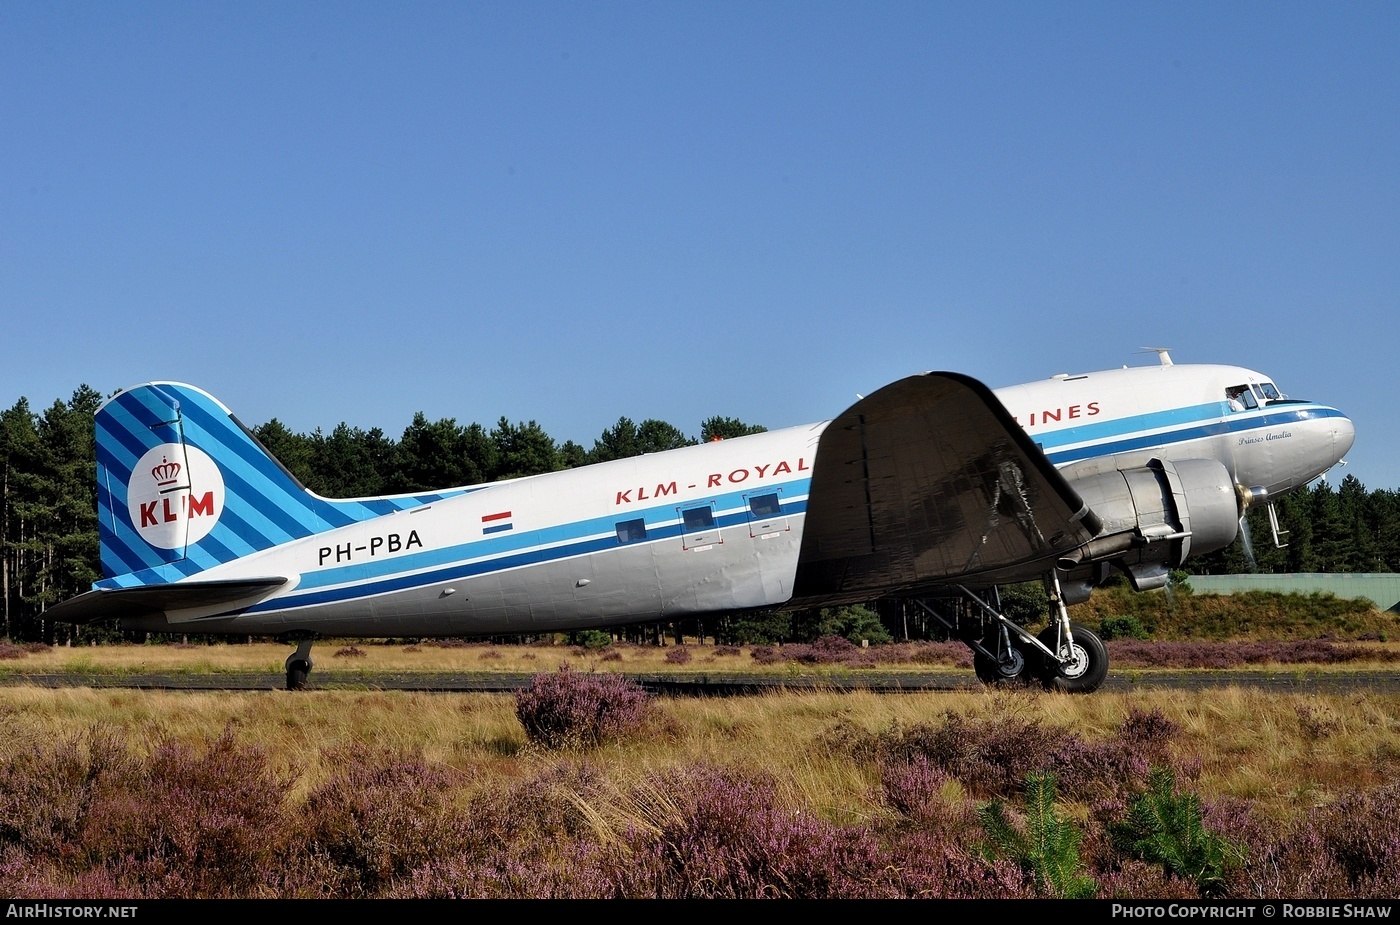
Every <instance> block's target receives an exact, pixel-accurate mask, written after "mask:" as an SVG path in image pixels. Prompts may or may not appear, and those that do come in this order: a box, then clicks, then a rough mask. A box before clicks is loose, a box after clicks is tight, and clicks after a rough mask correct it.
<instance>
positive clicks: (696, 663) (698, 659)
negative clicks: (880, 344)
mask: <svg viewBox="0 0 1400 925" xmlns="http://www.w3.org/2000/svg"><path fill="white" fill-rule="evenodd" d="M672 648H673V647H666V648H660V647H656V646H636V645H613V646H609V647H608V648H606V649H602V650H599V649H584V648H581V647H577V646H568V645H552V646H551V645H539V646H497V645H491V644H489V643H469V644H457V645H448V646H443V645H434V644H433V643H430V642H425V643H419V644H416V645H406V644H385V643H378V642H373V641H368V642H367V641H366V640H363V639H357V640H321V641H318V642H317V643H316V644H315V645H314V646H313V648H312V650H311V657H312V659H313V660H314V661H315V663H316V667H315V669H314V670H315V671H362V672H376V671H499V672H513V673H526V674H534V673H537V672H545V671H554V670H555V669H557V668H558V667H559V666H560V665H561V664H567V665H569V667H571V668H574V669H577V670H585V671H622V672H628V673H637V674H646V673H657V674H661V673H666V674H713V673H716V672H725V671H745V672H752V671H767V672H770V673H784V672H789V673H790V672H793V671H794V670H795V668H794V666H792V665H775V666H769V667H767V668H765V667H764V666H761V665H759V664H758V663H757V662H756V661H754V660H753V658H751V657H750V654H749V652H750V650H749V649H747V648H744V649H741V650H740V652H739V654H737V655H721V654H717V652H716V649H715V647H714V646H688V647H687V648H689V649H690V650H691V651H692V652H693V653H694V657H693V658H692V659H691V660H690V661H689V662H688V663H686V664H684V665H677V664H675V663H672V662H667V661H666V653H667V652H669V651H672ZM293 649H294V647H293V646H291V645H283V644H280V643H275V642H254V643H248V644H240V645H231V644H228V643H213V644H210V645H198V646H174V645H149V646H139V645H115V646H111V645H106V646H76V647H68V646H55V647H52V648H48V649H43V650H39V651H35V652H31V653H28V654H26V655H24V656H23V657H21V658H14V659H6V660H3V661H0V674H58V673H68V674H94V673H111V674H171V673H175V674H208V673H217V672H233V671H258V672H270V673H281V672H282V671H283V664H284V662H285V661H286V658H287V656H288V655H290V654H291V653H292V651H293ZM904 667H906V668H910V669H913V668H918V669H919V670H928V666H915V665H909V666H904ZM806 670H810V668H807V669H806Z"/></svg>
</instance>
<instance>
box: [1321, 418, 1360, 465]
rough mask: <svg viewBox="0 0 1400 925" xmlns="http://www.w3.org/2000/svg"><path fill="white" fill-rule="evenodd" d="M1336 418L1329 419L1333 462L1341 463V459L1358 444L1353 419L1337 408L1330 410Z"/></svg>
mask: <svg viewBox="0 0 1400 925" xmlns="http://www.w3.org/2000/svg"><path fill="white" fill-rule="evenodd" d="M1327 410H1328V411H1331V412H1332V413H1333V415H1335V416H1334V417H1329V418H1328V421H1330V422H1331V424H1332V450H1333V453H1334V456H1333V457H1332V459H1333V462H1334V463H1335V462H1339V461H1340V460H1341V458H1342V457H1343V456H1345V455H1347V453H1348V452H1349V451H1350V450H1351V445H1352V444H1353V443H1355V442H1356V425H1355V424H1353V423H1352V422H1351V418H1349V417H1347V416H1346V415H1345V414H1342V413H1341V412H1340V411H1338V410H1337V409H1336V408H1329V409H1327Z"/></svg>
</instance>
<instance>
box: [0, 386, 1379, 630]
mask: <svg viewBox="0 0 1400 925" xmlns="http://www.w3.org/2000/svg"><path fill="white" fill-rule="evenodd" d="M104 400H105V399H104V396H103V395H102V394H101V393H99V392H97V391H96V390H94V389H92V388H91V387H89V386H87V385H83V386H80V387H79V388H78V389H77V390H76V391H74V393H73V395H72V396H71V397H70V398H69V399H68V400H67V401H64V400H61V399H60V400H55V401H54V402H53V404H51V405H50V406H49V407H47V408H46V409H44V410H42V411H36V410H35V409H34V408H33V407H31V405H30V404H29V401H28V399H26V398H20V399H19V400H18V401H16V402H15V403H14V404H13V405H12V406H10V407H9V408H6V409H5V410H3V411H0V592H2V593H3V601H4V613H3V619H4V626H3V628H2V629H0V636H3V638H4V639H6V640H10V641H13V642H45V643H49V644H56V643H63V642H68V641H79V640H81V641H93V640H98V639H112V640H116V639H118V638H122V637H121V634H119V633H117V632H116V630H115V627H114V626H105V627H104V626H100V625H90V626H79V627H74V626H71V625H68V624H61V623H55V622H54V621H51V620H46V619H45V616H44V614H45V611H46V609H47V608H48V607H49V606H51V605H53V604H55V603H57V602H59V601H62V600H66V599H67V598H69V597H72V596H73V595H75V594H79V593H81V592H83V591H86V590H88V588H89V587H90V586H91V584H92V582H93V581H95V580H97V579H98V578H99V577H100V574H99V572H100V564H99V559H98V540H97V513H96V485H95V471H96V462H95V447H94V438H93V415H94V414H95V413H96V411H97V409H98V407H100V406H101V404H102V402H103V401H104ZM765 429H766V428H764V427H762V426H757V425H750V424H746V423H744V422H742V421H740V420H738V419H736V418H730V417H719V416H716V417H711V418H709V419H707V420H705V421H703V422H701V424H700V432H699V434H698V436H689V435H687V434H686V433H684V432H683V431H682V430H680V429H679V428H677V427H675V426H673V425H671V424H668V423H666V422H664V421H658V420H654V419H648V420H644V421H642V422H641V423H636V422H634V421H632V420H631V419H629V418H626V417H623V418H619V419H618V421H617V422H616V423H615V424H613V425H612V426H611V427H609V428H607V429H606V430H604V431H602V432H601V433H600V434H599V435H598V437H597V438H595V439H594V441H593V445H592V446H591V447H587V448H585V447H583V446H581V445H580V444H578V443H575V442H574V441H572V440H568V441H565V442H563V443H560V442H558V441H556V440H555V439H554V438H553V437H551V436H550V435H549V434H547V433H546V432H545V431H544V429H543V428H541V427H540V426H539V424H538V423H536V422H535V421H528V422H511V421H509V420H507V419H506V418H504V417H502V418H500V419H499V420H498V421H497V422H496V424H495V425H494V426H493V427H490V428H488V427H485V426H483V425H482V424H479V423H475V422H474V423H471V424H459V423H458V422H457V420H456V419H455V418H443V419H439V420H436V421H430V420H428V419H427V417H426V416H425V415H424V414H422V413H421V412H420V413H418V414H415V415H414V417H413V420H412V421H411V422H410V423H409V424H408V425H407V426H406V427H405V428H404V430H403V432H402V433H401V434H400V435H399V437H398V438H397V439H395V438H393V437H391V436H389V435H388V434H386V433H384V432H383V431H382V430H381V429H379V428H372V429H370V430H363V429H361V428H358V427H350V426H348V425H347V424H345V423H343V422H342V423H341V424H338V425H337V426H336V427H335V428H334V429H333V430H331V432H330V433H329V434H327V433H325V432H323V431H322V430H321V429H319V428H318V429H317V430H315V431H314V432H312V433H310V434H302V433H295V432H293V431H291V430H290V429H288V428H287V427H286V426H285V425H283V424H282V423H281V422H280V421H279V420H277V419H276V418H273V419H272V420H270V421H268V422H266V423H263V424H260V425H257V426H253V427H251V430H252V431H253V433H255V434H256V435H257V437H258V438H259V439H260V440H261V441H262V442H263V443H264V444H265V445H266V446H267V448H268V449H269V450H270V451H271V452H272V454H273V455H274V456H275V457H276V458H277V459H278V460H280V461H281V462H282V464H283V465H285V466H286V467H287V468H288V469H289V470H290V471H291V472H292V473H293V474H294V475H295V476H296V477H297V478H298V479H300V480H301V482H302V484H303V485H305V486H306V487H307V488H309V489H310V490H312V491H314V492H316V493H317V494H320V495H323V496H325V497H329V498H349V497H364V496H369V495H378V494H388V493H397V492H409V491H418V490H433V489H439V488H445V487H452V486H460V485H474V484H479V483H483V482H491V481H496V480H500V479H509V478H517V477H520V476H525V475H534V474H538V473H542V472H552V471H556V470H561V469H568V468H573V467H575V466H582V465H588V464H590V463H596V462H605V461H607V460H611V459H621V458H624V457H629V456H636V455H639V454H642V453H653V452H658V451H660V450H667V449H674V448H676V447H680V446H686V445H690V444H694V443H699V442H702V441H709V440H714V439H723V438H729V437H736V436H741V435H744V434H749V433H759V432H762V431H764V430H765ZM1275 506H1276V510H1277V512H1278V518H1279V525H1280V527H1281V529H1282V530H1285V531H1287V534H1286V541H1287V545H1285V546H1282V547H1278V546H1276V545H1275V544H1274V542H1273V539H1272V527H1271V525H1270V524H1269V521H1268V518H1267V516H1266V512H1265V511H1262V510H1255V511H1251V512H1250V513H1249V515H1248V516H1247V518H1246V521H1245V525H1246V533H1247V536H1248V538H1251V539H1252V542H1248V543H1246V542H1245V541H1244V537H1243V536H1242V538H1241V539H1239V540H1236V542H1235V543H1233V544H1232V545H1231V546H1229V547H1227V548H1226V549H1223V550H1220V551H1218V552H1215V553H1211V554H1210V555H1207V556H1203V557H1200V558H1197V559H1192V560H1189V561H1188V562H1187V563H1186V569H1187V571H1188V573H1192V574H1233V573H1243V572H1251V571H1255V572H1265V573H1282V572H1393V571H1397V570H1400V494H1397V492H1396V491H1394V490H1390V489H1374V490H1371V491H1367V489H1366V488H1365V486H1363V485H1362V484H1361V482H1360V481H1359V480H1358V479H1356V478H1355V477H1353V476H1350V475H1348V476H1346V477H1345V478H1342V479H1341V480H1340V482H1339V483H1338V484H1337V485H1335V486H1334V485H1333V484H1332V482H1331V481H1329V480H1326V479H1324V480H1318V481H1317V482H1315V483H1314V484H1313V485H1311V486H1309V487H1308V488H1307V489H1304V490H1300V491H1297V492H1294V493H1292V494H1290V495H1286V496H1284V497H1282V498H1280V499H1278V500H1277V502H1276V505H1275ZM872 603H873V602H872ZM855 613H856V616H855V617H854V619H858V620H865V621H868V622H872V623H873V622H874V621H876V620H878V616H877V614H878V610H877V609H873V608H872V609H870V610H863V609H861V608H856V609H855ZM827 618H828V615H824V614H812V615H807V616H806V617H805V618H804V617H803V616H802V615H798V616H797V617H794V618H792V619H789V618H788V617H786V616H784V617H782V618H781V619H780V620H777V621H776V622H775V621H769V622H768V623H767V624H764V623H763V621H762V620H759V621H758V623H757V624H756V623H755V622H754V619H753V618H752V615H750V616H749V617H748V618H747V619H745V618H736V619H734V620H721V621H719V622H720V625H719V626H714V625H712V626H710V627H708V628H706V627H688V628H687V629H689V630H691V631H692V632H693V631H695V630H697V629H698V630H699V634H700V635H701V636H703V635H704V634H705V633H706V632H708V633H710V634H712V635H715V636H716V639H717V641H721V642H748V641H766V640H763V639H761V638H758V639H756V638H755V636H758V637H763V636H765V635H766V636H769V637H772V636H775V635H776V636H784V635H786V636H787V637H788V638H791V639H793V640H796V641H803V640H804V637H812V638H816V637H817V636H819V635H823V634H825V633H826V632H829V631H830V630H831V627H830V626H828V625H824V620H827ZM843 619H845V620H846V621H848V622H849V621H850V620H851V619H853V617H852V616H851V614H850V613H849V612H848V613H847V614H845V615H843ZM711 622H712V624H713V623H714V621H711ZM765 625H766V626H767V631H766V632H765V631H764V630H763V627H764V626H765ZM755 626H757V627H758V628H759V630H758V631H757V632H756V631H755ZM891 629H893V628H892V627H891ZM656 631H657V632H659V631H660V629H659V628H656ZM632 632H634V633H635V632H643V633H645V631H638V630H633V631H632ZM726 634H727V635H728V636H729V637H730V638H724V637H725V635H726ZM864 635H865V636H867V637H873V638H874V639H878V638H879V637H880V636H882V635H884V634H881V633H879V628H878V626H869V627H866V630H865V632H864ZM143 636H144V634H143Z"/></svg>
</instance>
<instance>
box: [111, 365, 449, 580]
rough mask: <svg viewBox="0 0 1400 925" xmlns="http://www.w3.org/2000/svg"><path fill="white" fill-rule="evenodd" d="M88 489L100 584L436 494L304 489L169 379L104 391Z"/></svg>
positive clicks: (217, 409) (218, 560) (188, 569)
mask: <svg viewBox="0 0 1400 925" xmlns="http://www.w3.org/2000/svg"><path fill="white" fill-rule="evenodd" d="M96 432H97V483H98V484H97V494H98V517H99V520H100V526H99V532H100V540H101V551H102V574H103V577H104V579H105V580H104V581H101V582H98V583H97V585H96V586H95V587H126V586H131V585H139V584H155V583H161V582H167V581H175V580H179V579H180V578H185V577H189V576H191V575H196V574H198V573H199V572H201V571H203V570H205V569H208V568H212V567H213V566H216V565H220V564H222V563H225V562H231V561H233V560H235V559H238V558H240V557H242V556H246V555H249V554H251V553H254V552H258V551H260V550H263V549H269V548H271V547H273V546H278V545H281V544H282V543H286V542H288V541H290V540H295V539H301V538H302V537H307V536H311V535H313V534H316V533H319V532H321V531H324V530H327V529H331V528H333V527H339V526H344V525H346V524H350V523H356V522H358V521H364V520H370V519H371V518H374V517H379V516H382V515H384V514H387V513H392V512H394V511H401V510H407V509H409V508H414V507H418V506H420V505H424V504H429V503H432V502H433V501H437V500H439V499H442V498H446V497H451V496H452V495H458V494H462V493H463V492H464V491H467V490H468V489H464V488H458V489H451V490H448V491H442V492H434V493H431V494H411V495H392V496H385V497H381V498H365V499H355V500H345V501H337V500H330V499H327V498H322V497H320V496H318V495H315V494H313V493H311V492H309V491H307V490H306V489H305V488H303V487H302V486H301V485H300V484H298V483H297V481H296V479H294V478H293V477H292V476H291V475H290V474H289V473H288V472H287V471H286V470H285V469H284V468H282V466H281V465H279V464H278V463H277V461H276V460H275V459H273V458H272V456H271V455H269V454H268V452H267V450H266V449H265V448H264V447H263V446H262V444H261V443H259V442H258V441H257V439H256V438H255V437H253V435H252V434H251V433H249V432H248V431H247V430H245V429H244V428H243V426H242V425H241V424H239V422H238V421H237V419H236V418H234V417H233V415H232V414H231V413H230V412H229V410H228V409H227V408H225V407H224V406H223V405H222V404H221V403H220V402H219V401H218V400H217V399H215V398H214V397H213V396H211V395H209V394H208V393H206V392H204V391H202V390H200V389H197V388H194V387H193V386H189V385H184V384H181V383H175V382H152V383H146V384H144V385H139V386H135V387H133V388H130V389H127V390H125V391H123V392H119V393H118V394H117V395H115V396H113V397H112V398H111V399H110V400H109V401H108V402H107V403H106V404H104V405H103V406H102V407H101V408H100V409H98V412H97V420H96Z"/></svg>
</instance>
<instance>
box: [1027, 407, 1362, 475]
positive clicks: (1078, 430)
mask: <svg viewBox="0 0 1400 925" xmlns="http://www.w3.org/2000/svg"><path fill="white" fill-rule="evenodd" d="M1207 409H1208V410H1209V411H1210V412H1211V413H1209V414H1205V415H1202V414H1201V412H1202V411H1203V410H1207ZM1182 410H1185V411H1190V412H1194V413H1193V414H1192V415H1190V416H1189V417H1187V420H1188V421H1189V422H1193V423H1190V424H1189V426H1186V427H1177V428H1176V429H1168V430H1162V429H1161V428H1170V427H1172V426H1173V425H1175V424H1178V423H1180V421H1181V418H1182V415H1181V414H1180V413H1179V412H1178V411H1172V412H1163V413H1158V414H1145V415H1139V416H1137V417H1132V418H1124V419H1123V420H1122V421H1110V422H1106V423H1105V424H1095V425H1091V427H1074V428H1066V429H1065V430H1060V431H1055V432H1053V433H1048V434H1040V435H1035V436H1034V439H1035V440H1036V441H1037V442H1038V443H1039V444H1040V445H1041V447H1042V448H1043V449H1044V451H1045V455H1046V456H1048V457H1049V458H1050V462H1052V463H1054V464H1055V465H1057V466H1060V465H1064V464H1065V463H1071V462H1078V461H1079V460H1082V459H1091V458H1094V457H1097V456H1112V455H1114V454H1117V453H1131V452H1133V451H1135V450H1142V449H1146V448H1148V447H1154V446H1170V445H1172V444H1178V443H1187V442H1190V441H1192V440H1201V439H1204V438H1208V437H1219V436H1223V435H1225V434H1237V433H1245V432H1247V431H1251V430H1261V429H1263V428H1266V427H1277V426H1279V425H1283V424H1294V423H1297V422H1299V421H1305V420H1313V419H1317V418H1327V417H1342V416H1343V415H1342V413H1341V412H1340V411H1337V410H1336V409H1333V408H1326V407H1323V406H1322V405H1308V406H1306V407H1302V408H1297V407H1293V408H1289V409H1287V410H1283V411H1268V410H1266V409H1261V410H1260V411H1256V412H1237V413H1235V414H1232V415H1230V416H1229V417H1224V418H1222V417H1220V415H1219V413H1218V412H1219V407H1218V406H1217V405H1199V406H1197V407H1196V408H1192V409H1182ZM1101 428H1102V429H1101ZM1090 430H1094V431H1097V433H1095V434H1092V435H1088V434H1086V432H1087V431H1090ZM1149 430H1151V431H1155V432H1152V433H1144V431H1149ZM1108 437H1115V438H1117V439H1105V438H1108ZM1085 440H1094V441H1096V442H1090V443H1083V444H1082V445H1077V446H1073V447H1072V448H1070V449H1065V450H1056V449H1054V447H1056V446H1065V445H1066V444H1081V442H1082V441H1085Z"/></svg>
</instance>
